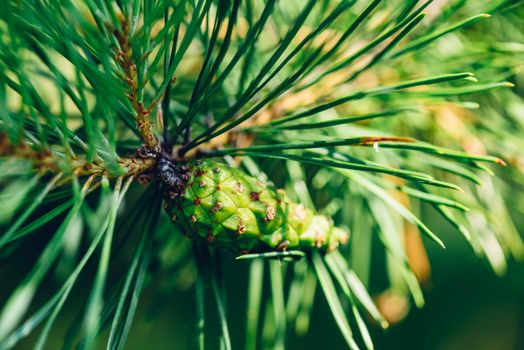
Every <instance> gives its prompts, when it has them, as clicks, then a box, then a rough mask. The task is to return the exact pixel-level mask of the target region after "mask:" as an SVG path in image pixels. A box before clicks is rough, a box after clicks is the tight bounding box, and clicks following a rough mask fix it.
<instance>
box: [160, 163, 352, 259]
mask: <svg viewBox="0 0 524 350" xmlns="http://www.w3.org/2000/svg"><path fill="white" fill-rule="evenodd" d="M185 168H186V171H187V173H186V177H185V179H184V185H183V186H182V190H180V191H179V193H174V192H171V193H169V191H168V196H167V197H168V199H167V200H166V205H165V208H166V210H167V212H168V214H169V215H170V217H171V219H172V220H173V221H174V222H175V223H176V224H178V225H181V226H180V227H181V228H182V231H183V232H184V233H185V234H186V235H187V236H189V237H190V238H192V239H203V240H206V241H207V242H210V243H213V244H217V245H219V246H222V247H225V248H227V249H230V250H233V251H235V252H240V253H248V252H270V251H278V250H286V249H298V250H303V251H307V250H311V249H319V250H322V251H325V252H329V251H332V250H333V249H335V248H336V247H338V246H339V245H340V244H344V243H345V242H346V241H347V240H348V233H347V232H346V231H345V230H343V229H340V228H338V227H335V226H334V225H333V222H332V221H331V220H330V219H329V218H327V217H325V216H322V215H316V214H315V213H313V212H312V211H311V210H309V209H306V208H305V207H304V206H303V205H301V204H296V203H293V202H291V201H290V200H289V199H288V198H287V196H286V194H285V192H284V191H283V190H276V189H275V188H273V187H271V186H269V185H266V184H264V183H262V182H261V181H260V180H258V179H256V178H254V177H252V176H249V175H247V174H246V173H244V172H243V171H242V170H240V169H235V168H230V167H228V166H226V165H225V164H222V163H217V162H213V161H200V160H198V161H190V162H189V163H187V164H185Z"/></svg>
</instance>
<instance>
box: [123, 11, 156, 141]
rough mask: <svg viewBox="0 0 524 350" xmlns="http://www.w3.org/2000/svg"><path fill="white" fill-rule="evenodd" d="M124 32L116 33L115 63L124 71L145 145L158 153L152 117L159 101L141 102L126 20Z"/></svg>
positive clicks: (129, 95) (130, 100)
mask: <svg viewBox="0 0 524 350" xmlns="http://www.w3.org/2000/svg"><path fill="white" fill-rule="evenodd" d="M120 24H121V26H122V32H119V31H117V30H115V31H114V35H115V37H116V38H117V40H118V43H119V45H120V47H119V48H118V49H117V50H116V52H115V57H114V59H115V61H116V62H117V63H118V65H119V66H120V67H121V68H122V69H123V70H124V76H123V77H122V79H123V80H124V81H125V82H126V84H127V85H128V86H129V93H128V94H127V97H128V99H129V102H131V105H132V106H133V109H134V111H135V113H136V115H135V121H136V127H137V129H138V131H139V132H140V135H141V136H142V139H143V141H144V145H145V147H146V148H147V149H149V150H151V151H158V147H159V145H158V139H157V138H156V136H155V135H154V134H153V130H152V125H151V120H150V115H151V111H152V110H153V108H154V107H155V105H156V103H155V102H157V101H153V102H152V103H151V104H150V105H149V106H147V107H146V106H145V105H144V103H143V101H142V100H141V98H140V97H139V96H140V92H139V83H138V73H137V67H136V64H135V62H134V60H133V48H132V46H131V43H130V41H129V36H130V35H131V34H130V28H129V23H128V21H127V20H126V19H122V20H121V23H120Z"/></svg>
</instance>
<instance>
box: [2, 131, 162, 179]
mask: <svg viewBox="0 0 524 350" xmlns="http://www.w3.org/2000/svg"><path fill="white" fill-rule="evenodd" d="M2 156H10V157H15V158H19V159H27V160H29V161H31V162H32V164H33V167H34V169H35V170H36V171H37V172H39V173H47V172H50V173H54V174H57V173H60V172H62V171H64V170H65V169H63V168H62V167H61V164H62V163H64V162H63V158H62V157H60V156H58V155H57V154H56V153H54V152H52V151H51V150H49V149H43V150H36V149H34V148H33V147H31V146H30V145H29V144H27V143H26V142H21V143H20V144H18V145H15V144H13V143H11V142H10V141H9V139H8V137H7V136H6V135H4V134H2V133H0V157H2ZM117 163H118V164H119V165H120V166H122V167H124V168H126V169H127V173H126V176H139V175H141V174H144V173H147V172H148V171H149V170H150V169H152V168H153V167H154V166H155V163H156V160H155V159H153V158H141V157H128V158H119V159H118V161H117ZM68 165H69V170H70V171H71V172H72V173H74V174H76V175H77V176H108V177H115V176H116V175H115V174H112V173H111V172H110V171H109V170H108V168H107V166H106V165H105V164H104V163H103V162H101V161H99V160H95V161H93V162H89V161H88V160H86V159H83V158H72V159H71V160H70V162H68Z"/></svg>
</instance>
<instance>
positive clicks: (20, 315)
mask: <svg viewBox="0 0 524 350" xmlns="http://www.w3.org/2000/svg"><path fill="white" fill-rule="evenodd" d="M488 14H489V15H488ZM523 15H524V13H523V9H522V5H521V2H519V1H516V2H515V1H505V0H500V1H493V2H484V1H478V0H467V1H463V0H457V1H450V2H449V3H446V4H441V3H439V2H435V3H432V1H426V2H420V1H418V0H414V1H400V0H399V1H388V2H386V1H380V0H375V1H372V2H366V1H352V0H323V1H318V0H308V1H299V0H293V1H280V2H277V1H276V0H269V1H262V0H244V1H240V0H194V1H187V0H143V1H141V0H119V1H115V2H111V1H102V0H66V1H55V0H47V1H46V0H35V1H29V0H8V1H3V2H1V4H0V185H1V189H0V203H1V206H2V210H1V213H0V226H1V227H2V232H1V234H0V261H1V262H2V264H7V266H9V264H16V263H17V262H19V261H20V259H26V258H27V257H26V256H25V254H26V253H25V252H26V250H27V249H28V248H31V249H33V250H35V249H36V250H37V251H38V254H37V257H36V260H35V261H34V263H32V264H31V265H30V266H29V268H28V269H27V271H26V272H25V274H24V277H23V278H18V277H16V276H9V274H8V272H6V271H2V274H6V280H9V281H10V282H11V281H12V283H7V284H3V285H6V286H7V287H6V288H5V289H6V290H5V291H4V290H2V294H7V295H9V296H8V297H7V298H6V302H5V303H4V304H3V305H2V306H1V312H0V348H1V349H4V348H5V349H8V348H13V347H15V346H16V345H17V344H19V343H20V342H21V341H23V340H24V338H25V337H26V336H28V335H29V334H33V332H35V331H39V332H40V333H39V335H38V337H37V338H35V339H32V340H31V341H32V342H33V343H32V344H33V346H34V347H35V348H39V349H41V348H45V346H46V344H47V340H48V339H49V338H51V337H56V336H57V335H56V334H55V333H53V332H54V327H53V325H54V324H55V323H56V321H57V320H58V319H59V318H60V317H61V316H62V315H63V312H64V308H65V307H66V306H72V308H73V309H74V310H76V311H75V312H76V313H77V315H78V316H77V317H76V318H75V319H73V320H71V322H70V329H69V331H68V332H67V334H66V335H65V338H64V339H65V340H64V342H63V348H65V349H69V348H73V347H80V348H96V347H97V346H98V345H100V344H102V342H104V343H105V344H107V345H106V346H107V348H109V349H121V348H123V347H124V345H125V341H126V338H127V336H128V335H129V333H130V330H131V327H132V322H133V320H134V318H135V314H136V313H137V308H138V305H139V304H140V303H141V301H139V300H140V299H139V297H140V296H141V295H142V294H143V293H144V292H148V293H153V295H155V296H156V297H155V300H157V303H158V304H156V306H155V305H153V306H152V308H153V309H154V308H155V307H159V306H158V305H161V303H162V301H163V300H165V298H166V297H168V296H169V295H171V294H172V293H174V291H176V290H180V289H184V288H194V291H195V299H196V302H197V305H196V307H195V315H196V316H195V317H194V318H195V319H196V323H195V329H196V331H195V335H196V336H195V339H194V340H195V346H197V347H198V348H204V347H207V346H212V347H213V348H215V347H217V344H216V343H211V342H212V339H211V338H210V337H209V336H208V335H209V329H212V328H213V327H214V328H215V329H216V328H219V335H218V337H219V340H218V341H219V342H220V344H221V347H224V348H226V349H229V348H236V347H240V346H241V345H243V343H242V341H245V343H244V345H245V346H246V348H248V349H255V348H257V347H262V348H284V347H285V345H286V342H287V341H288V340H286V338H288V337H290V336H292V335H302V334H304V333H307V331H308V327H309V318H310V315H311V312H312V309H313V308H314V306H315V305H314V304H315V303H314V301H315V293H316V292H317V291H320V292H322V293H323V295H324V296H325V300H326V302H327V305H328V306H329V308H330V310H331V313H332V315H333V318H334V320H335V322H336V324H337V326H338V327H339V329H340V332H341V334H342V335H343V338H344V339H345V341H346V343H347V345H348V346H349V347H350V348H367V349H371V348H373V343H372V339H371V336H370V333H369V331H368V329H367V326H366V322H365V321H364V320H366V318H367V317H366V316H370V318H371V319H372V320H373V322H375V323H376V324H378V325H380V326H381V327H382V328H386V327H387V326H388V320H387V317H386V316H385V315H382V314H381V310H380V309H379V308H378V307H377V306H376V305H375V304H374V302H373V299H372V297H371V296H370V291H371V290H373V291H375V290H377V288H376V287H375V286H372V283H371V279H370V275H369V271H370V268H369V267H370V266H371V264H372V262H374V261H375V260H373V259H372V258H373V257H374V254H372V245H373V240H374V238H372V237H377V240H378V241H380V243H381V248H380V249H381V252H383V254H384V256H385V259H384V262H383V263H384V264H385V266H384V269H385V270H386V271H387V276H386V277H385V281H384V283H382V284H381V285H380V286H381V287H380V288H383V289H385V290H388V291H392V292H394V293H396V294H398V295H401V296H402V297H404V298H410V297H411V298H412V300H413V302H414V303H415V304H416V305H417V306H422V305H423V304H424V298H423V293H422V290H421V286H420V285H419V282H420V283H423V282H424V277H423V276H421V275H420V271H418V270H417V266H416V265H415V262H414V261H413V260H412V259H411V258H410V256H411V253H412V252H411V251H409V249H408V244H407V243H406V241H407V240H408V231H409V230H413V229H415V230H416V231H418V232H420V233H421V234H423V235H424V236H426V237H428V238H430V240H431V241H433V242H435V243H437V245H440V246H442V247H444V246H445V245H446V242H445V241H443V240H442V239H441V238H440V237H439V233H438V232H434V231H435V230H434V229H432V228H430V227H429V226H428V225H427V224H426V223H425V220H424V216H423V215H422V212H423V211H424V210H426V209H428V208H433V209H432V210H434V212H433V213H438V214H439V215H441V217H442V218H443V219H444V220H446V221H448V222H449V223H450V224H451V225H452V226H453V227H454V228H456V229H457V234H462V235H463V236H464V237H465V238H466V239H467V241H468V242H469V243H470V244H471V246H472V249H473V251H474V252H475V254H477V255H478V256H479V257H485V258H486V259H487V261H488V262H489V263H490V265H491V266H492V268H493V270H494V271H495V272H496V273H497V274H502V273H504V271H505V268H506V261H507V259H508V258H511V257H515V258H517V259H521V258H524V244H523V243H522V240H521V238H520V236H519V233H518V231H517V229H516V225H515V223H514V222H513V217H514V216H515V215H518V214H523V213H524V203H523V202H522V196H518V195H515V193H520V192H521V191H522V190H523V188H522V185H521V184H522V183H524V181H522V180H523V177H522V168H523V165H522V164H524V160H523V159H522V152H521V150H522V148H523V147H524V145H523V144H522V142H523V141H522V137H520V136H519V135H521V134H522V132H523V129H524V122H523V120H522V117H521V115H522V111H523V110H524V107H523V106H524V102H523V100H522V99H521V97H520V96H521V95H522V91H521V89H522V74H519V72H520V71H521V69H522V58H523V54H524V48H523V46H522V42H523V40H524V38H523V36H524V34H523V33H522V30H519V29H518V28H522V27H523V25H524V23H523V20H522V18H524V16H523ZM512 86H516V89H514V90H512V89H509V87H512ZM197 158H199V159H201V161H202V162H205V164H211V165H213V164H227V167H226V169H227V173H234V174H236V176H240V177H241V178H242V179H243V180H242V181H241V182H242V183H246V184H247V183H250V181H251V179H254V178H256V179H260V180H261V181H263V182H264V183H274V184H276V185H277V186H278V187H283V188H284V191H285V196H287V197H289V199H290V202H289V203H301V204H302V205H303V206H304V207H305V208H306V211H307V213H309V214H308V215H309V216H310V217H312V216H313V214H311V213H313V212H319V213H320V214H321V215H318V216H315V217H320V218H323V219H322V220H324V221H325V222H326V223H328V222H329V225H328V226H329V227H330V228H329V230H333V225H332V224H331V223H330V221H328V219H327V218H332V220H333V221H334V222H335V225H336V226H339V227H343V228H345V229H348V230H349V231H350V232H351V235H350V241H349V243H348V245H347V246H343V247H340V248H339V249H338V250H335V251H334V252H332V253H329V254H324V253H323V252H318V251H316V250H313V251H311V250H307V249H302V248H303V244H296V245H293V244H292V245H291V246H290V248H292V249H291V250H289V251H272V252H267V251H262V252H255V253H253V254H248V255H242V256H240V257H238V259H239V260H247V261H248V262H249V266H250V267H249V273H250V277H249V279H248V280H246V281H244V283H245V286H246V288H245V290H246V291H247V292H246V293H247V299H248V300H247V303H248V304H247V308H246V319H247V321H246V326H245V330H246V332H245V334H246V337H245V339H241V340H239V339H235V338H233V337H232V336H231V335H230V330H231V329H233V326H232V325H229V324H228V322H227V321H228V317H227V316H226V315H227V314H228V311H227V310H228V308H230V307H231V305H228V303H227V295H228V293H227V292H228V286H227V285H226V284H225V283H224V275H225V273H224V271H223V268H224V266H227V263H225V262H224V261H230V260H233V259H231V255H230V254H229V253H227V251H225V250H224V249H221V248H222V247H220V246H215V245H212V244H211V245H209V246H208V245H207V244H205V243H202V242H200V241H196V242H189V241H188V240H186V239H185V237H184V235H182V233H184V234H186V235H189V236H191V234H190V233H191V232H189V231H190V230H191V224H190V223H189V222H186V224H180V221H178V223H177V221H175V223H173V222H172V220H171V219H172V214H174V213H173V212H171V211H170V214H171V215H166V213H165V212H164V211H163V209H162V203H163V202H167V203H171V201H172V199H170V198H169V186H168V185H167V184H166V181H165V179H163V178H162V174H161V172H160V170H159V167H157V163H158V162H159V160H160V159H167V160H168V162H170V164H171V165H172V166H173V167H174V168H177V169H180V167H182V166H185V165H187V164H188V163H187V162H190V163H189V164H194V163H193V162H195V159H197ZM502 159H505V160H506V162H507V163H508V165H509V166H508V167H507V168H502V167H500V165H503V164H505V163H506V162H505V161H503V160H502ZM494 173H496V174H497V176H495V177H493V176H492V175H493V174H494ZM239 174H240V175H239ZM217 183H219V184H221V183H222V182H217ZM271 191H272V192H271V193H273V192H274V193H273V194H272V195H269V197H270V199H271V200H276V199H275V198H276V192H275V191H273V190H271ZM191 199H192V200H193V201H194V199H195V198H191ZM293 205H294V204H293ZM237 207H238V205H236V206H233V207H231V208H229V209H231V210H232V211H235V212H236V211H237V210H238V209H237ZM209 208H211V209H212V208H213V206H210V207H209ZM209 208H208V207H204V209H209ZM421 208H422V209H423V210H422V209H421ZM182 212H183V215H182V216H183V217H185V219H186V220H185V221H187V220H188V219H189V220H190V219H191V215H196V214H195V213H186V212H184V211H182ZM178 214H179V215H178V216H181V215H180V214H181V213H178ZM263 214H264V215H265V210H264V212H263ZM203 215H204V213H199V215H198V216H197V219H198V218H202V217H203ZM257 218H258V217H257ZM330 220H331V219H330ZM221 223H222V221H221ZM206 225H207V226H206V227H209V228H211V229H215V228H217V227H219V226H217V225H215V224H214V223H211V222H210V223H207V224H206ZM214 225H215V226H214ZM220 227H221V226H220ZM188 230H189V231H188ZM230 231H234V230H233V229H230ZM263 231H264V232H262V233H263V234H264V235H265V234H267V235H268V236H270V235H272V234H273V233H274V232H275V230H273V229H269V228H266V229H264V230H263ZM418 232H417V233H418ZM230 235H231V232H229V231H228V232H226V233H225V234H224V237H226V238H227V237H230ZM433 242H430V244H433ZM278 243H279V242H277V241H275V242H271V244H269V246H271V247H274V246H275V245H278ZM228 244H229V243H227V242H226V243H225V244H223V246H224V245H225V246H226V247H228ZM229 246H230V244H229ZM237 248H238V247H237ZM417 249H419V250H422V252H423V251H424V248H423V247H422V246H421V245H420V244H419V246H418V248H417ZM255 250H256V249H255ZM443 254H445V252H443ZM283 261H291V262H292V263H289V264H288V263H285V264H282V263H281V262H283ZM238 264H241V262H238ZM122 266H124V267H125V268H122ZM246 266H247V264H246ZM417 271H418V272H417ZM159 281H160V282H159ZM317 284H318V286H317ZM385 284H387V287H384V285H385ZM85 285H88V286H89V288H85V289H82V288H79V286H85ZM208 287H209V288H208ZM264 288H265V289H266V291H265V292H264V290H263V289H264ZM207 291H210V293H207ZM264 293H265V294H264ZM208 294H209V295H208ZM73 296H74V297H75V298H74V299H76V300H78V299H81V300H83V302H82V303H80V305H78V303H76V306H74V304H75V303H74V301H73V300H72V299H73ZM263 296H267V298H266V297H263ZM210 303H211V305H213V307H212V308H211V309H212V310H213V312H215V313H216V315H217V317H218V322H219V323H218V324H217V325H214V324H212V323H211V322H210V321H209V320H208V317H207V315H208V311H209V310H208V308H207V306H208V304H210ZM217 326H219V327H217ZM236 326H237V325H235V327H236ZM239 326H241V325H239ZM106 329H107V330H108V333H107V332H104V330H106ZM210 339H211V340H210ZM210 344H211V345H210Z"/></svg>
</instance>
